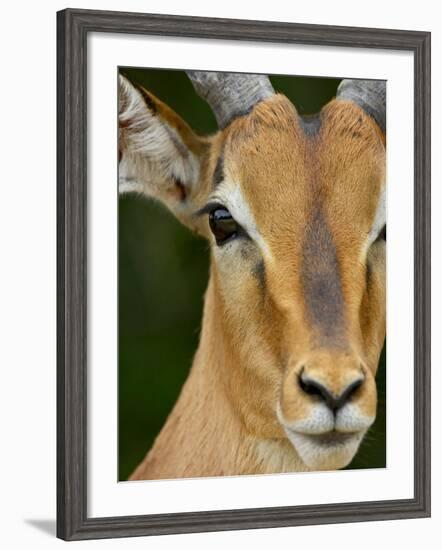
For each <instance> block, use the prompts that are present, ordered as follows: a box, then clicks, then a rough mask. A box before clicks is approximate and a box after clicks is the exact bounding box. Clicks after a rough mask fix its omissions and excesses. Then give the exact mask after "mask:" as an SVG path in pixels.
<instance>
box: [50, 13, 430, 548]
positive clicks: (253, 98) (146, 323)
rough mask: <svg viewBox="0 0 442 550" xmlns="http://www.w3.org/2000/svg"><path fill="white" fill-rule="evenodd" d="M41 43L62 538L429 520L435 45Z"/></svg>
mask: <svg viewBox="0 0 442 550" xmlns="http://www.w3.org/2000/svg"><path fill="white" fill-rule="evenodd" d="M57 32H58V34H57V45H58V65H57V82H58V101H57V120H58V139H57V144H58V151H57V158H58V167H57V180H58V184H57V193H58V201H57V220H58V243H57V253H58V264H57V265H58V274H57V277H58V279H57V280H58V350H57V361H58V382H57V388H58V393H57V420H58V422H57V492H58V505H57V534H58V536H59V537H60V538H63V539H65V540H79V539H91V538H108V537H123V536H141V535H157V534H169V533H170V534H171V533H190V532H199V531H217V530H229V529H254V528H265V527H282V526H295V525H307V524H320V523H337V522H356V521H369V520H379V519H399V518H402V519H403V518H417V517H427V516H429V515H430V145H431V144H430V33H427V32H415V31H413V32H412V31H401V30H385V29H367V28H349V27H331V26H323V25H313V24H312V25H298V24H294V23H275V22H272V23H270V22H264V21H252V20H247V21H246V20H227V19H207V18H198V17H178V16H166V15H150V14H138V13H119V12H104V11H90V10H71V9H68V10H64V11H62V12H59V13H58V18H57ZM387 182H388V184H387ZM387 220H388V241H387ZM387 340H388V346H387Z"/></svg>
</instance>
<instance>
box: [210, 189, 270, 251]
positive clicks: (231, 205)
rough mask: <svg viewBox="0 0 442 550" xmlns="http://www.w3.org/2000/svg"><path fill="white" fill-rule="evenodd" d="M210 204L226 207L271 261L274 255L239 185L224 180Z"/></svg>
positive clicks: (211, 198)
mask: <svg viewBox="0 0 442 550" xmlns="http://www.w3.org/2000/svg"><path fill="white" fill-rule="evenodd" d="M209 202H218V203H220V204H222V205H223V206H225V207H226V208H227V209H228V211H229V212H230V214H231V215H232V216H233V218H234V219H235V220H236V222H237V223H238V224H239V225H240V226H241V227H243V228H244V230H245V231H247V233H248V235H249V236H250V238H251V239H253V241H254V242H255V243H256V244H257V245H258V246H259V248H260V249H261V252H262V254H263V256H264V257H265V258H267V259H271V257H272V254H271V252H270V248H269V246H268V244H267V243H266V242H265V240H264V239H263V237H262V235H261V233H260V232H259V230H258V226H257V224H256V221H255V218H254V216H253V214H252V211H251V210H250V208H249V205H248V204H247V201H246V199H245V198H244V195H243V193H242V191H241V186H240V185H239V183H235V182H231V181H228V180H224V181H223V182H222V183H221V184H219V186H218V187H217V189H216V193H215V194H214V195H213V196H212V197H210V199H209Z"/></svg>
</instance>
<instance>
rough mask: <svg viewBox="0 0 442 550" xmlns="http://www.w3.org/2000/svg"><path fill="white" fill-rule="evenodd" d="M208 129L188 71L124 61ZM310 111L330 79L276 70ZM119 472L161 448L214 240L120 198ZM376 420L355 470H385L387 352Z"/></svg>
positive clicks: (194, 334) (155, 209) (279, 81)
mask: <svg viewBox="0 0 442 550" xmlns="http://www.w3.org/2000/svg"><path fill="white" fill-rule="evenodd" d="M122 72H123V73H124V74H126V75H127V76H128V77H129V78H130V79H131V80H133V81H134V82H138V83H139V84H142V85H143V86H145V87H146V88H147V89H149V90H150V91H152V92H153V93H154V94H155V95H156V96H158V97H159V98H160V99H162V100H163V101H164V102H166V103H167V104H168V105H169V106H170V107H172V108H173V109H175V111H177V113H179V114H180V115H181V116H182V117H183V118H184V119H185V120H186V121H187V122H188V123H189V124H190V125H191V126H192V127H193V129H194V130H195V131H196V132H198V133H201V134H205V133H212V132H215V131H216V123H215V119H214V116H213V114H212V112H211V111H210V109H209V108H208V106H207V104H206V103H205V102H204V101H203V100H201V99H200V98H199V97H198V96H197V95H196V94H195V92H194V90H193V88H192V85H191V84H190V82H189V80H188V79H187V77H186V75H185V73H184V72H183V71H171V70H158V69H137V68H124V69H122ZM271 80H272V83H273V86H274V88H275V90H277V91H280V92H283V93H284V94H285V95H287V96H288V97H289V98H290V99H291V101H292V102H293V103H294V104H295V105H296V107H297V109H298V111H299V112H300V113H301V114H310V113H315V112H317V111H319V110H320V109H321V107H322V106H323V105H324V104H325V103H326V102H327V101H329V100H330V99H331V98H332V97H333V96H334V95H335V94H336V88H337V86H338V84H339V82H340V80H338V79H330V78H327V79H325V78H304V77H291V76H290V77H289V76H272V77H271ZM118 262H119V266H118V269H119V295H118V300H119V358H118V360H119V385H118V392H119V395H118V403H119V410H118V419H119V434H118V442H119V443H118V444H119V450H118V452H119V471H118V479H119V480H120V481H121V480H125V479H127V477H128V476H129V475H130V473H131V472H132V470H133V469H134V468H135V466H136V465H137V464H138V462H139V461H140V460H141V459H142V458H143V456H144V455H145V454H146V452H147V451H148V449H149V448H150V447H151V445H152V443H153V441H154V439H155V437H156V436H157V434H158V433H159V431H160V430H161V427H162V426H163V424H164V422H165V420H166V418H167V415H168V414H169V412H170V411H171V409H172V407H173V405H174V403H175V401H176V398H177V397H178V394H179V391H180V389H181V386H182V384H183V382H184V380H185V379H186V376H187V374H188V372H189V369H190V366H191V364H192V358H193V355H194V353H195V350H196V347H197V345H198V335H199V330H200V324H201V313H202V305H203V294H204V290H205V287H206V283H207V279H208V266H209V253H208V246H207V244H206V242H205V241H204V240H202V239H200V238H197V237H195V236H194V235H193V234H191V233H190V232H189V231H188V230H187V229H186V228H184V227H183V226H181V225H180V224H179V222H177V221H176V220H175V218H174V217H173V216H172V215H171V214H169V212H168V211H167V210H166V209H165V208H163V207H162V206H161V205H159V204H157V203H155V202H153V201H149V200H145V199H140V198H137V197H131V196H126V197H123V198H121V199H120V200H119V255H118ZM377 378H378V389H379V405H378V416H377V420H376V423H375V425H374V426H373V427H372V428H371V430H370V432H369V433H368V435H367V437H366V439H365V441H364V443H363V444H362V447H361V449H360V451H359V453H358V454H357V456H356V457H355V459H354V460H353V462H352V464H351V465H350V466H349V468H382V467H385V465H386V449H385V441H386V438H385V424H386V423H385V350H384V352H383V354H382V359H381V363H380V367H379V371H378V376H377Z"/></svg>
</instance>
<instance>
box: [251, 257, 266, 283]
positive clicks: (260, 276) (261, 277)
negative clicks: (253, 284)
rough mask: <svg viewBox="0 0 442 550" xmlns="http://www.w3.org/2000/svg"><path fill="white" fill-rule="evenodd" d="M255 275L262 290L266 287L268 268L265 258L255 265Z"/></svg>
mask: <svg viewBox="0 0 442 550" xmlns="http://www.w3.org/2000/svg"><path fill="white" fill-rule="evenodd" d="M253 276H254V277H256V279H257V280H258V284H259V286H260V288H261V290H264V289H265V287H266V268H265V265H264V260H259V262H257V263H256V264H255V265H254V267H253Z"/></svg>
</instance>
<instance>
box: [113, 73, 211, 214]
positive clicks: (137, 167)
mask: <svg viewBox="0 0 442 550" xmlns="http://www.w3.org/2000/svg"><path fill="white" fill-rule="evenodd" d="M118 118H119V190H120V193H125V192H137V193H142V194H144V195H148V196H152V197H155V198H157V199H159V200H161V201H162V202H164V203H165V204H166V206H168V207H169V208H170V209H171V210H172V211H173V212H174V213H175V214H177V215H178V216H179V217H181V218H182V217H183V215H185V211H186V210H187V209H189V207H191V208H193V206H191V203H192V197H193V196H194V195H195V193H196V192H197V191H198V186H199V182H200V172H201V161H202V157H203V154H204V153H205V151H206V150H207V145H206V141H205V140H204V139H203V138H200V137H198V136H197V135H196V134H195V133H194V132H193V131H192V129H191V128H190V127H189V126H188V125H187V124H186V123H185V122H184V120H182V119H181V117H179V116H178V115H177V114H176V113H175V112H174V111H172V109H170V108H169V107H168V106H167V105H165V104H164V103H163V102H162V101H160V100H159V99H158V98H156V97H155V96H154V95H153V94H151V93H150V92H148V91H147V90H145V89H144V88H142V87H139V86H135V85H133V84H131V82H129V80H128V79H127V78H125V77H123V76H120V77H119V116H118Z"/></svg>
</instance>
